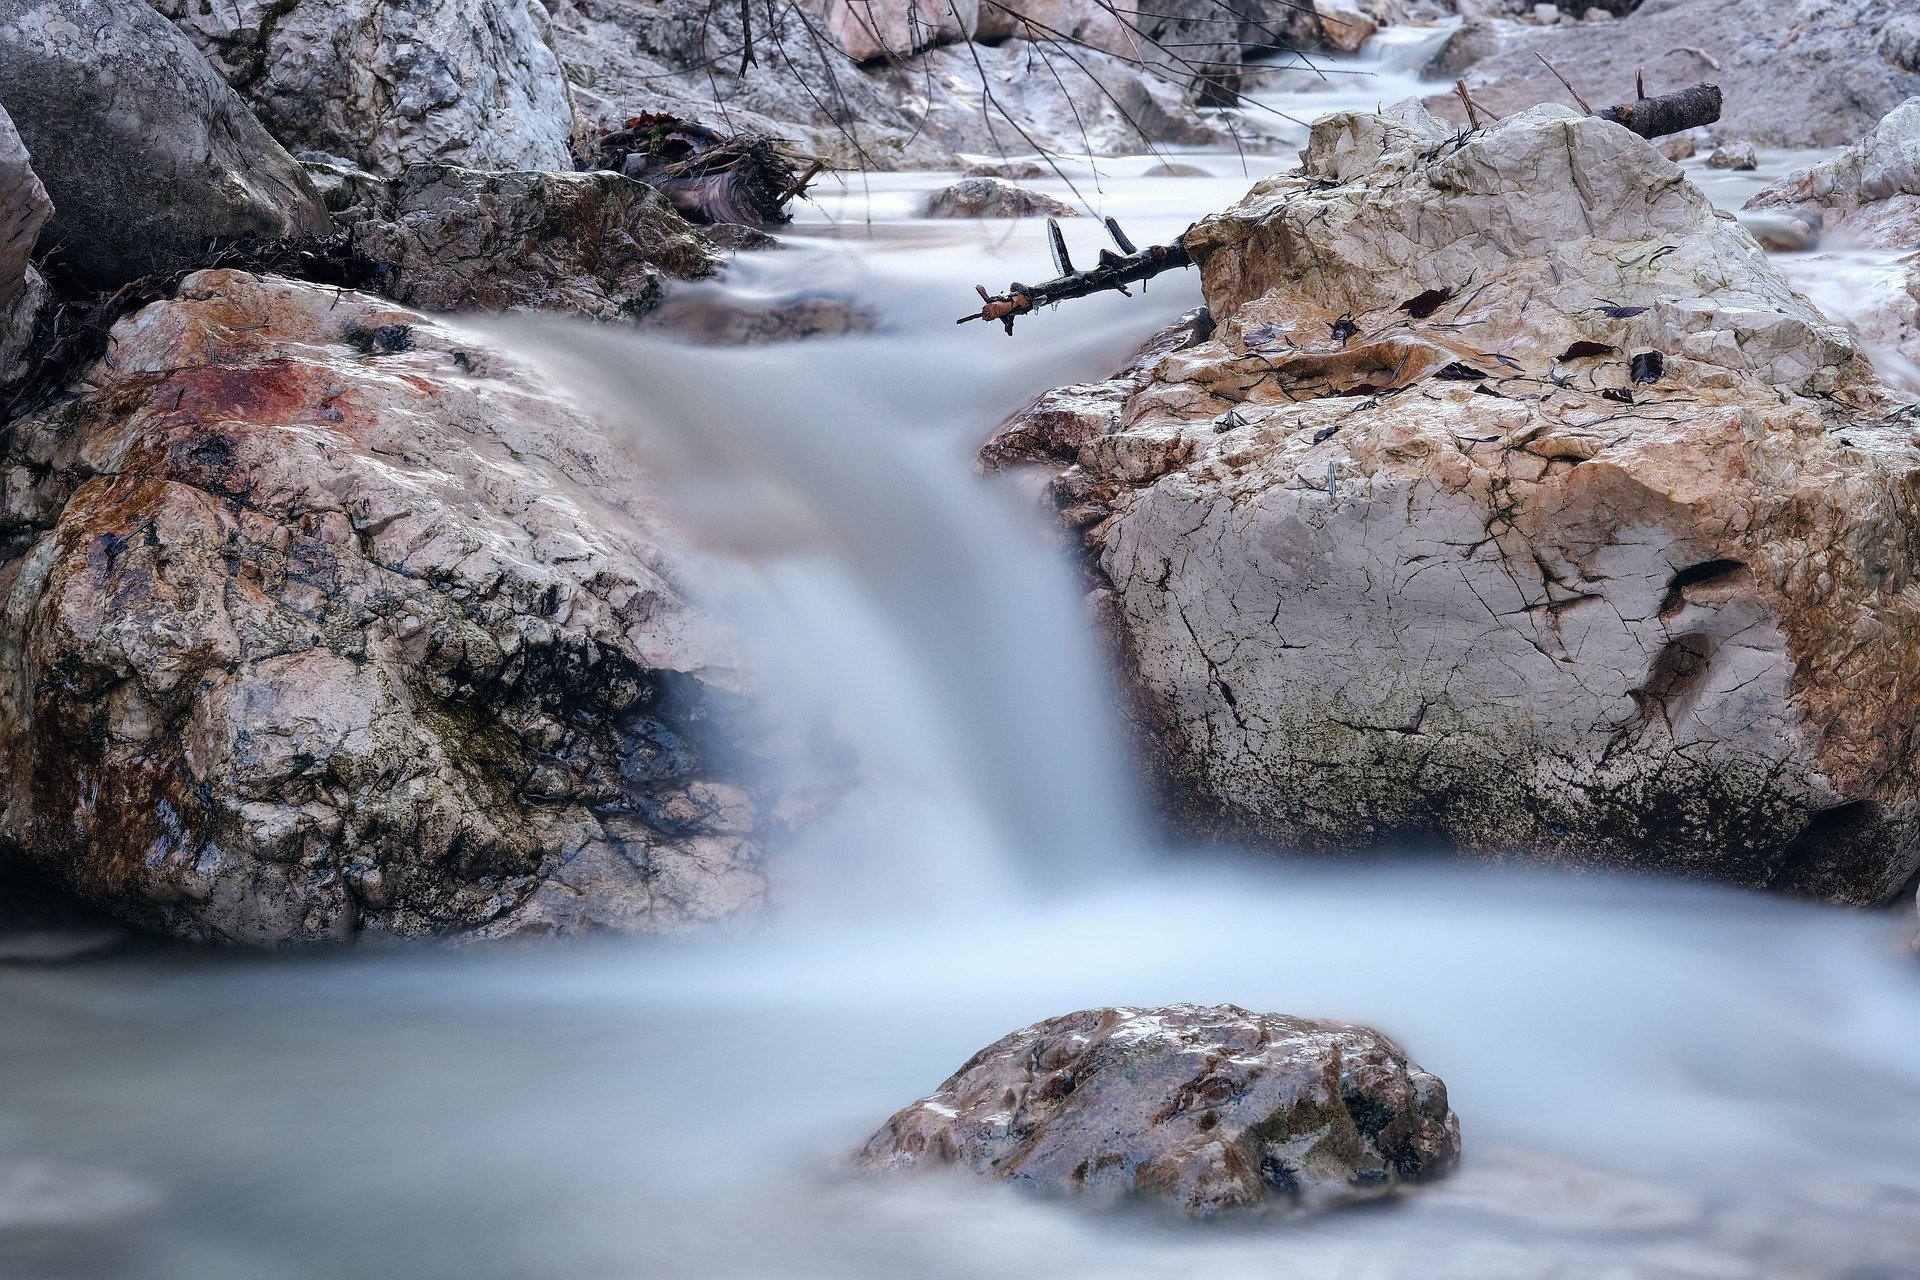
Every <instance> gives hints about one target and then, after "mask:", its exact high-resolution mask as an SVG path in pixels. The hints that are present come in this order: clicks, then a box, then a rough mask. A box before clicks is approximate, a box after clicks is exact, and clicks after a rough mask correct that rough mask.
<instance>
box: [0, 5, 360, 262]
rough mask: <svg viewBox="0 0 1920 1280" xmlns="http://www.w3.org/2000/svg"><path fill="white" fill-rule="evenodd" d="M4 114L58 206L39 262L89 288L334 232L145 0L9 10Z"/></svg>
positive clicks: (289, 162)
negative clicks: (257, 244)
mask: <svg viewBox="0 0 1920 1280" xmlns="http://www.w3.org/2000/svg"><path fill="white" fill-rule="evenodd" d="M0 106H3V107H4V108H5V109H6V111H7V113H8V114H9V115H10V116H11V117H12V118H13V124H14V127H15V128H16V129H18V130H19V134H20V137H21V139H22V140H23V141H24V142H25V143H26V147H27V152H28V154H29V155H31V156H32V159H33V169H34V172H35V173H37V174H38V175H39V177H40V181H41V182H43V183H45V184H46V190H47V193H48V194H49V195H50V196H51V197H52V199H53V217H52V219H51V220H50V221H49V222H48V223H47V225H46V226H45V228H44V229H43V230H42V232H41V235H40V248H39V253H40V255H41V256H42V257H43V258H44V259H45V260H46V261H47V262H48V263H49V264H50V268H51V269H52V270H53V271H57V272H58V273H60V274H62V275H65V276H69V277H72V278H73V279H75V280H77V281H78V282H80V283H81V284H83V285H85V286H86V287H88V288H93V289H102V290H106V289H112V288H115V287H117V286H118V285H120V284H123V283H125V282H126V281H128V280H131V279H134V278H136V277H138V276H142V275H146V274H148V273H149V272H154V271H163V270H165V269H166V268H167V267H169V266H173V265H176V264H178V263H181V262H184V261H188V260H190V259H191V258H193V257H194V256H195V255H197V254H200V253H202V252H204V251H205V250H206V249H207V248H208V247H209V246H210V245H212V244H215V243H224V242H230V241H236V240H248V239H261V240H273V239H280V238H283V237H298V236H316V235H324V234H325V233H326V232H327V231H328V230H329V229H330V227H329V223H328V220H327V211H326V208H325V206H324V205H322V204H321V202H320V198H319V196H318V194H317V193H316V192H315V191H314V189H313V184H312V183H311V182H309V181H308V179H307V176H306V174H305V173H303V172H302V171H301V169H300V166H299V165H298V164H296V163H295V162H294V160H293V157H291V156H289V155H288V154H287V153H286V152H285V151H284V150H282V149H281V147H280V144H279V143H277V142H275V141H274V140H273V139H272V138H271V137H269V136H268V135H267V131H266V130H265V129H263V128H261V127H260V122H259V121H258V120H256V119H254V117H253V114H252V112H250V111H248V110H247V107H246V104H245V103H243V102H242V101H240V99H239V98H238V97H237V96H235V95H234V93H233V91H232V90H231V89H229V88H228V87H227V86H226V84H225V82H223V81H222V80H221V79H220V77H219V75H218V74H216V73H215V72H214V70H213V69H212V68H211V67H209V66H208V65H207V63H206V59H204V58H202V57H201V56H200V54H199V53H198V52H197V51H196V50H195V49H194V47H193V46H192V45H191V44H190V43H188V41H187V40H186V38H185V37H184V36H182V35H181V34H180V33H179V32H178V31H176V30H174V29H173V27H172V26H171V25H169V24H168V23H167V21H166V20H165V19H164V18H162V17H160V16H159V15H158V14H156V13H155V12H154V11H153V10H152V9H151V8H149V7H148V6H147V5H146V4H145V3H143V0H0Z"/></svg>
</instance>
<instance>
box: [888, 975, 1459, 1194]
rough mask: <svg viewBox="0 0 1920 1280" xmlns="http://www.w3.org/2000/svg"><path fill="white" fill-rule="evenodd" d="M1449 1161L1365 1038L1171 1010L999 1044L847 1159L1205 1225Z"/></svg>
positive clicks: (1118, 1015) (1439, 1116)
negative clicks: (1143, 1204) (1156, 1206)
mask: <svg viewBox="0 0 1920 1280" xmlns="http://www.w3.org/2000/svg"><path fill="white" fill-rule="evenodd" d="M1459 1154H1460V1122H1459V1119H1458V1118H1457V1117H1456V1116H1455V1115H1454V1114H1453V1112H1452V1111H1451V1110H1449V1109H1448V1107H1447V1088H1446V1086H1445V1085H1444V1084H1442V1083H1441V1082H1440V1080H1439V1078H1438V1077H1436V1076H1433V1075H1430V1074H1428V1073H1427V1072H1425V1071H1423V1070H1421V1069H1420V1068H1419V1067H1417V1066H1415V1065H1414V1064H1413V1063H1412V1062H1410V1061H1408V1060H1407V1057H1406V1055H1405V1054H1404V1053H1403V1052H1402V1051H1401V1050H1400V1048H1399V1047H1398V1046H1397V1045H1395V1044H1394V1043H1393V1042H1392V1041H1390V1040H1388V1039H1387V1038H1386V1037H1385V1036H1382V1035H1381V1034H1380V1033H1379V1032H1377V1031H1371V1030H1368V1029H1367V1028H1365V1027H1357V1026H1352V1025H1349V1024H1346V1023H1339V1022H1315V1021H1309V1020H1307V1019H1305V1018H1289V1017H1284V1016H1281V1015H1279V1014H1271V1013H1250V1012H1248V1011H1247V1010H1245V1009H1241V1008H1238V1007H1237V1006H1234V1005H1217V1006H1213V1007H1204V1006H1199V1005H1191V1004H1176V1005H1168V1006H1165V1007H1164V1008H1159V1009H1125V1008H1121V1009H1087V1010H1083V1011H1081V1012H1079V1013H1070V1014H1067V1015H1066V1016H1064V1017H1059V1018H1050V1019H1048V1020H1047V1021H1045V1022H1038V1023H1035V1024H1034V1025H1033V1026H1030V1027H1027V1028H1025V1029H1023V1030H1020V1031H1016V1032H1014V1033H1013V1034H1012V1035H1009V1036H1006V1037H1003V1038H1002V1039H1000V1040H997V1041H995V1042H994V1043H993V1044H990V1045H988V1046H987V1047H986V1048H985V1049H982V1050H981V1051H980V1052H979V1053H977V1054H975V1055H974V1056H973V1057H972V1058H970V1059H969V1060H968V1061H967V1063H966V1064H965V1065H964V1066H962V1067H961V1068H960V1070H959V1071H957V1072H955V1073H954V1074H953V1075H952V1076H951V1077H949V1078H948V1079H947V1080H946V1081H945V1082H944V1083H943V1084H942V1085H941V1086H940V1088H939V1089H938V1090H937V1091H936V1092H935V1093H933V1094H932V1095H931V1096H929V1097H926V1098H923V1099H921V1100H920V1101H919V1102H916V1103H915V1104H913V1105H912V1106H910V1107H908V1108H906V1109H905V1110H903V1111H901V1112H899V1113H898V1114H897V1115H895V1116H894V1117H893V1118H892V1119H891V1120H889V1121H887V1123H886V1125H885V1126H883V1127H882V1128H881V1129H880V1131H879V1132H878V1133H876V1134H874V1136H873V1137H872V1138H871V1139H869V1140H868V1142H867V1144H866V1146H865V1147H864V1148H863V1149H862V1150H861V1151H860V1153H859V1155H858V1157H857V1160H858V1162H859V1164H860V1165H862V1166H863V1167H865V1168H867V1169H871V1170H874V1171H876V1172H882V1173H896V1174H897V1173H909V1172H919V1171H928V1170H937V1169H944V1168H958V1169H964V1170H968V1171H970V1172H973V1173H978V1174H984V1175H987V1176H991V1177H996V1178H1002V1179H1005V1180H1008V1181H1011V1182H1016V1183H1020V1184H1022V1185H1025V1186H1029V1187H1033V1188H1036V1189H1039V1190H1045V1191H1053V1192H1070V1193H1074V1194H1076V1195H1084V1196H1089V1197H1092V1198H1094V1199H1096V1200H1099V1201H1117V1200H1122V1199H1127V1198H1139V1199H1144V1200H1148V1201H1156V1202H1160V1203H1164V1204H1168V1205H1171V1206H1173V1207H1174V1208H1176V1209H1178V1210H1180V1211H1182V1212H1184V1213H1187V1214H1190V1215H1192V1216H1195V1217H1212V1216H1214V1215H1216V1214H1220V1213H1224V1212H1228V1211H1234V1210H1250V1209H1264V1210H1270V1211H1282V1212H1286V1211H1292V1212H1306V1211H1314V1210H1321V1209H1328V1208H1332V1207H1334V1206H1337V1205H1341V1204H1348V1203H1352V1202H1355V1201H1361V1200H1372V1199H1377V1198H1379V1197H1381V1196H1386V1195H1391V1194H1393V1193H1395V1192H1397V1191H1400V1190H1402V1189H1404V1188H1406V1187H1409V1186H1412V1185H1415V1184H1418V1183H1421V1182H1426V1181H1429V1180H1431V1179H1433V1178H1437V1177H1439V1176H1441V1175H1442V1174H1444V1173H1446V1172H1448V1171H1449V1170H1450V1169H1452V1168H1453V1166H1454V1164H1455V1163H1456V1161H1457V1160H1458V1159H1459Z"/></svg>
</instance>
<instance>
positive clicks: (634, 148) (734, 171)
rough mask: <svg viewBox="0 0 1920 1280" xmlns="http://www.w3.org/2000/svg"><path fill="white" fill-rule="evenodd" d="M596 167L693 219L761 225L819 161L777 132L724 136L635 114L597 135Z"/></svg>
mask: <svg viewBox="0 0 1920 1280" xmlns="http://www.w3.org/2000/svg"><path fill="white" fill-rule="evenodd" d="M598 152H599V154H598V156H597V159H598V160H599V163H600V164H601V166H602V167H604V168H608V169H613V170H616V171H618V172H620V173H624V174H625V175H627V176H628V177H629V178H638V179H639V180H640V181H642V182H644V183H646V184H648V185H649V186H651V187H654V188H655V189H656V190H658V191H659V192H660V194H662V195H664V196H665V197H666V198H667V199H668V200H669V201H671V202H672V204H673V207H674V208H676V209H678V210H679V211H680V213H681V215H682V216H684V217H685V218H687V219H688V220H689V221H692V222H705V223H720V222H736V223H742V224H744V225H746V226H766V225H769V224H776V225H777V224H779V223H784V222H787V221H788V220H789V215H788V213H787V204H788V202H789V201H791V200H792V199H793V198H794V197H795V196H798V195H800V194H802V193H803V192H804V191H805V190H806V187H807V184H808V183H809V182H811V181H813V179H814V176H815V175H816V174H818V173H819V172H820V170H821V169H822V167H823V165H822V164H821V162H820V161H819V160H817V159H814V158H813V157H812V156H806V155H802V154H800V153H799V152H797V151H794V150H791V149H790V148H789V147H788V146H787V144H786V143H785V142H783V141H782V140H780V139H778V138H768V137H763V136H761V135H758V134H745V133H742V134H725V133H721V132H719V131H718V130H715V129H709V128H708V127H707V126H705V125H703V124H698V123H696V122H694V121H692V120H684V119H682V118H680V117H679V116H674V115H666V114H663V113H662V114H650V115H643V116H635V117H633V118H632V119H630V120H628V121H627V123H626V127H625V128H623V129H616V130H614V131H613V132H612V133H609V134H606V135H604V136H602V137H601V139H600V142H599V147H598Z"/></svg>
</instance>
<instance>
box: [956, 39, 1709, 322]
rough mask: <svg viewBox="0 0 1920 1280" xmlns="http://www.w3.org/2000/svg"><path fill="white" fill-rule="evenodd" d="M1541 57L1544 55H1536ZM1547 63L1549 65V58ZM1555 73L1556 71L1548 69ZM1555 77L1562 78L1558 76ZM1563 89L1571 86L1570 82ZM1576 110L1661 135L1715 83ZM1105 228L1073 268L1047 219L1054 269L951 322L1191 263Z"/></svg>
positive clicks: (1166, 247)
mask: <svg viewBox="0 0 1920 1280" xmlns="http://www.w3.org/2000/svg"><path fill="white" fill-rule="evenodd" d="M1542 61H1545V60H1544V59H1542ZM1547 69H1548V70H1549V71H1552V70H1553V67H1552V65H1551V64H1548V67H1547ZM1554 75H1555V76H1556V77H1558V76H1559V75H1560V73H1559V72H1558V71H1554ZM1561 83H1562V84H1565V83H1566V81H1565V79H1564V78H1562V79H1561ZM1567 88H1568V92H1570V93H1571V92H1572V91H1573V87H1572V86H1571V85H1568V86H1567ZM1459 91H1460V98H1461V101H1462V102H1464V103H1465V104H1466V108H1467V112H1468V114H1469V117H1470V120H1471V123H1472V126H1473V127H1474V128H1478V127H1479V123H1478V119H1477V117H1478V112H1477V111H1476V110H1475V106H1476V104H1475V103H1474V102H1473V100H1472V99H1471V98H1470V97H1469V96H1468V95H1467V93H1466V86H1465V85H1464V84H1463V85H1460V86H1459ZM1574 98H1575V100H1576V101H1579V102H1580V107H1581V109H1582V110H1584V111H1587V113H1588V114H1589V115H1596V116H1599V117H1600V118H1601V119H1602V120H1611V121H1612V122H1613V123H1615V124H1618V125H1624V126H1625V127H1626V128H1628V129H1631V130H1633V132H1635V133H1637V134H1639V135H1640V136H1641V137H1643V138H1647V139H1653V138H1659V137H1664V136H1665V135H1667V134H1670V133H1679V132H1681V131H1682V130H1685V129H1695V128H1699V127H1700V126H1701V125H1708V124H1712V123H1713V122H1714V121H1716V120H1718V119H1719V118H1720V105H1721V104H1720V86H1719V85H1717V84H1696V85H1689V86H1688V87H1687V88H1685V89H1680V90H1677V91H1675V92H1673V93H1663V94H1661V95H1659V96H1658V97H1654V98H1649V97H1646V96H1644V94H1643V95H1642V96H1641V97H1639V98H1638V99H1636V100H1635V101H1633V102H1629V103H1626V104H1624V105H1622V106H1617V107H1607V108H1606V109H1604V110H1601V111H1593V110H1592V109H1590V108H1589V107H1588V106H1587V104H1586V102H1585V101H1584V100H1581V99H1580V96H1579V95H1578V94H1574ZM1107 232H1108V234H1110V235H1111V236H1112V237H1113V242H1114V244H1116V245H1118V246H1119V248H1120V252H1119V253H1114V252H1113V251H1112V250H1109V249H1102V250H1101V251H1100V261H1099V263H1098V264H1097V265H1095V266H1092V267H1089V268H1087V269H1086V270H1084V271H1076V270H1075V269H1074V266H1073V261H1072V259H1070V258H1069V257H1068V256H1067V243H1066V239H1065V237H1064V236H1062V235H1061V233H1060V224H1059V223H1058V222H1056V221H1054V220H1053V219H1051V218H1049V219H1048V220H1047V242H1048V244H1049V245H1050V246H1051V247H1052V249H1053V265H1054V269H1055V270H1057V271H1059V273H1060V274H1059V275H1058V276H1056V277H1055V278H1053V279H1052V280H1047V281H1044V282H1043V283H1040V284H1034V285H1027V284H1020V283H1018V282H1015V283H1013V284H1010V285H1008V286H1007V289H1006V292H1004V293H988V292H987V287H986V286H985V285H975V286H974V289H975V290H976V291H977V292H978V293H979V295H980V310H978V311H976V312H974V313H973V314H971V315H964V316H961V317H960V318H959V319H958V320H956V321H955V322H954V323H955V324H965V323H967V322H968V321H969V320H998V321H999V322H1000V323H1001V324H1002V325H1003V326H1005V328H1006V331H1007V332H1008V333H1009V334H1011V333H1012V332H1013V322H1014V320H1015V318H1016V317H1019V316H1024V315H1026V314H1027V313H1028V312H1030V311H1033V310H1035V309H1036V308H1039V307H1045V306H1050V305H1052V304H1053V303H1056V302H1065V301H1067V300H1068V299H1070V298H1084V297H1086V296H1087V295H1088V294H1090V293H1101V292H1104V291H1106V290H1109V289H1113V290H1118V291H1119V292H1120V293H1124V294H1128V296H1131V294H1130V293H1129V291H1128V289H1127V286H1128V285H1130V284H1143V283H1145V282H1146V281H1148V280H1151V279H1152V278H1153V277H1155V276H1157V275H1159V274H1160V273H1161V272H1163V271H1174V270H1178V269H1180V268H1182V267H1190V266H1192V265H1193V258H1192V257H1191V256H1190V255H1189V254H1188V253H1187V247H1186V244H1185V242H1184V237H1175V239H1174V241H1173V243H1172V244H1156V245H1148V246H1147V247H1146V248H1144V249H1136V248H1135V247H1134V245H1133V242H1132V241H1131V240H1129V239H1127V236H1126V233H1125V232H1123V231H1121V230H1120V224H1119V223H1117V222H1115V221H1114V220H1113V219H1112V218H1108V219H1107Z"/></svg>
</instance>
